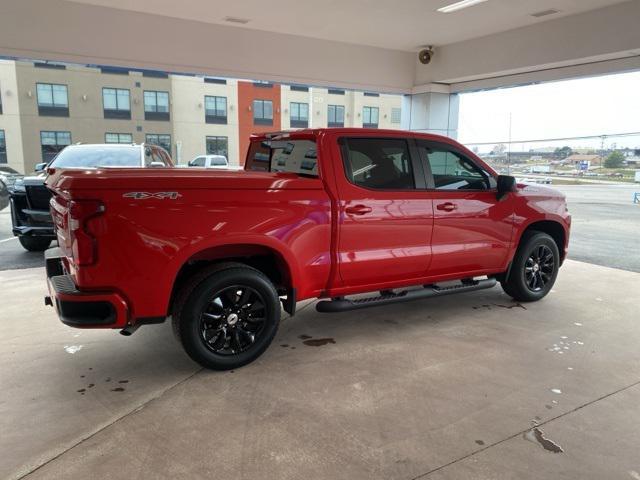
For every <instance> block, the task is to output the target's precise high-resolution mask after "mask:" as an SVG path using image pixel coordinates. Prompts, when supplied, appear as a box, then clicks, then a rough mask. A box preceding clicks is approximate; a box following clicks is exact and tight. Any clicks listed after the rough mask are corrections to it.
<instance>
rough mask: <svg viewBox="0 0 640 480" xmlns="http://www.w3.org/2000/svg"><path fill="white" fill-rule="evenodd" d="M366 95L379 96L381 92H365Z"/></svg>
mask: <svg viewBox="0 0 640 480" xmlns="http://www.w3.org/2000/svg"><path fill="white" fill-rule="evenodd" d="M364 96H365V97H379V96H380V94H379V93H374V92H364Z"/></svg>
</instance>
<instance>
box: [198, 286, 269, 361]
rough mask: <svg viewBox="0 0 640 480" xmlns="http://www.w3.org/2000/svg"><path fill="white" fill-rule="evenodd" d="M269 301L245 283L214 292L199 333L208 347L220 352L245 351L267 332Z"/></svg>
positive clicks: (201, 318)
mask: <svg viewBox="0 0 640 480" xmlns="http://www.w3.org/2000/svg"><path fill="white" fill-rule="evenodd" d="M265 305H266V302H265V300H264V298H263V297H262V295H261V294H260V293H258V292H257V291H256V290H254V289H253V288H251V287H248V286H245V285H232V286H230V287H225V288H223V289H222V290H220V291H218V292H215V293H214V294H213V295H212V296H211V301H210V302H209V303H208V305H206V307H205V309H204V311H203V312H202V315H201V316H200V333H201V335H202V339H203V341H204V342H205V344H206V346H207V348H209V349H211V351H213V352H215V353H217V354H219V355H235V354H237V353H240V352H244V351H245V350H247V349H248V348H249V347H250V346H251V345H253V344H254V343H255V341H256V339H257V338H258V337H259V336H260V335H262V334H263V333H264V323H265V320H266V318H265V315H266V310H265V308H266V307H265Z"/></svg>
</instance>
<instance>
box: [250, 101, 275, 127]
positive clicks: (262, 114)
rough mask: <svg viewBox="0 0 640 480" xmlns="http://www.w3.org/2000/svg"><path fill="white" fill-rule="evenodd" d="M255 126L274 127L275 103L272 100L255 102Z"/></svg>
mask: <svg viewBox="0 0 640 480" xmlns="http://www.w3.org/2000/svg"><path fill="white" fill-rule="evenodd" d="M253 124H254V125H273V103H272V102H271V100H254V101H253Z"/></svg>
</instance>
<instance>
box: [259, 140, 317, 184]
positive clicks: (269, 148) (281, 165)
mask: <svg viewBox="0 0 640 480" xmlns="http://www.w3.org/2000/svg"><path fill="white" fill-rule="evenodd" d="M247 170H254V171H263V172H288V173H296V174H298V175H305V176H312V177H317V176H318V155H317V149H316V143H315V142H314V141H313V140H292V139H282V140H276V139H273V140H271V139H267V140H263V141H255V142H251V146H250V147H249V154H248V155H247Z"/></svg>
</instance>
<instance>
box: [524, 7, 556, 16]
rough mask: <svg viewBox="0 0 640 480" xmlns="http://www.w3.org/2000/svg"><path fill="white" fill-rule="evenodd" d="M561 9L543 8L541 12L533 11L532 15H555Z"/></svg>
mask: <svg viewBox="0 0 640 480" xmlns="http://www.w3.org/2000/svg"><path fill="white" fill-rule="evenodd" d="M559 12H560V10H556V9H555V8H550V9H549V10H542V11H541V12H536V13H532V14H531V16H532V17H536V18H540V17H546V16H547V15H553V14H554V13H559Z"/></svg>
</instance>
